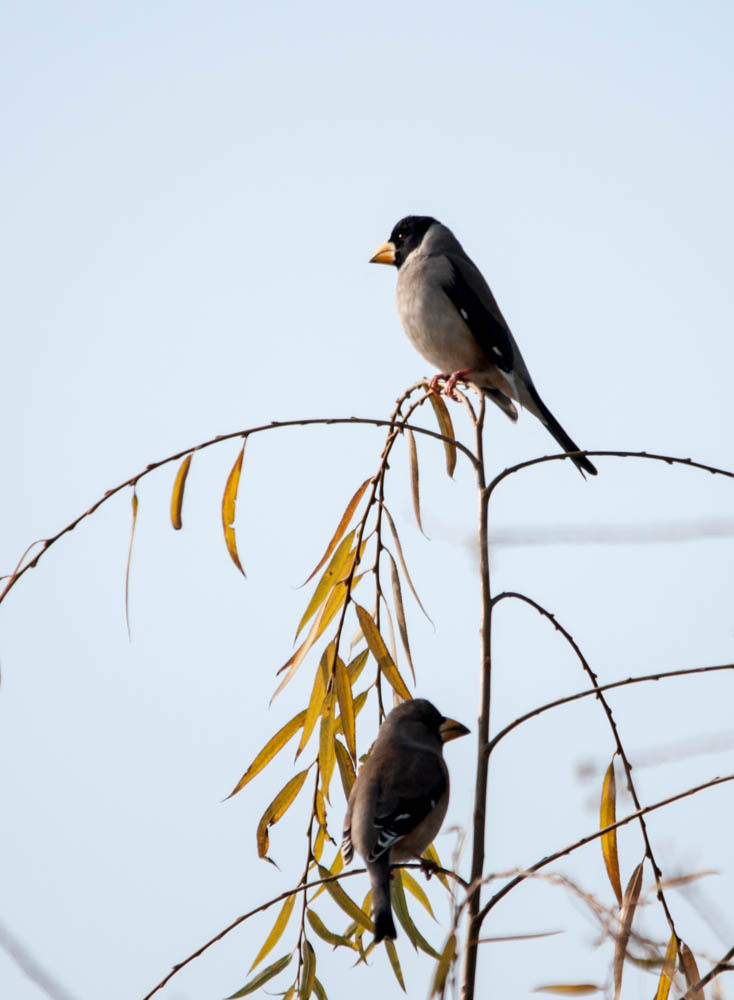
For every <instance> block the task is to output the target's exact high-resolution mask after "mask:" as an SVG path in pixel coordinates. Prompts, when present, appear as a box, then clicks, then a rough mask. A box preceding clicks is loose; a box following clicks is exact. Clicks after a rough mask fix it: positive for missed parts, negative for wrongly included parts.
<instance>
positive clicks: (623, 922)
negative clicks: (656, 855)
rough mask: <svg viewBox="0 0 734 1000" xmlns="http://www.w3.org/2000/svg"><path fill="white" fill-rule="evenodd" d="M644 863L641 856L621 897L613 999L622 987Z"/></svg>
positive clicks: (616, 997) (615, 949)
mask: <svg viewBox="0 0 734 1000" xmlns="http://www.w3.org/2000/svg"><path fill="white" fill-rule="evenodd" d="M644 864H645V859H644V858H643V859H642V861H641V862H640V863H639V865H638V866H637V867H636V868H635V870H634V871H633V872H632V878H631V879H630V880H629V882H628V883H627V888H626V889H625V890H624V896H623V898H622V909H621V912H620V914H619V930H618V931H617V940H616V943H615V946H614V965H613V971H614V1000H619V993H620V990H621V989H622V970H623V969H624V958H625V955H626V954H627V942H628V941H629V937H630V931H631V930H632V921H633V919H634V916H635V909H636V907H637V901H638V899H639V898H640V889H641V888H642V868H643V865H644Z"/></svg>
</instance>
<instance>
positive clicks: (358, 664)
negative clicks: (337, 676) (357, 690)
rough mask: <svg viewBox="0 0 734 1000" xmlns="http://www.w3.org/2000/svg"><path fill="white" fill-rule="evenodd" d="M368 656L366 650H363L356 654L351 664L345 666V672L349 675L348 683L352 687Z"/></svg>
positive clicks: (368, 653)
mask: <svg viewBox="0 0 734 1000" xmlns="http://www.w3.org/2000/svg"><path fill="white" fill-rule="evenodd" d="M369 655H370V651H369V650H368V649H363V650H362V652H361V653H357V655H356V656H355V657H354V659H353V660H352V662H351V663H349V664H347V672H348V674H349V682H350V684H351V685H352V687H354V685H355V683H356V681H357V678H358V677H359V675H360V674H361V673H362V671H363V670H364V665H365V663H366V662H367V660H368V658H369Z"/></svg>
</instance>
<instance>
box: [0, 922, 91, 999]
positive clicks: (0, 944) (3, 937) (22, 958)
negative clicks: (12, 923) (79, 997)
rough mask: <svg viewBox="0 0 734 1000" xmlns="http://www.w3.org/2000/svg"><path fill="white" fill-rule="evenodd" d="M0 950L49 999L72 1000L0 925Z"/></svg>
mask: <svg viewBox="0 0 734 1000" xmlns="http://www.w3.org/2000/svg"><path fill="white" fill-rule="evenodd" d="M0 948H2V950H3V951H4V952H5V953H6V954H7V955H9V956H10V957H11V958H12V959H13V961H14V962H15V964H16V965H17V966H18V968H19V969H21V970H22V972H24V973H25V975H26V976H27V977H28V979H30V981H31V982H32V983H35V984H36V986H37V987H38V988H39V989H40V990H41V991H42V992H43V993H45V994H46V996H47V997H50V998H51V1000H73V997H72V995H71V993H68V992H67V991H66V990H65V989H64V988H63V986H60V985H59V984H58V983H57V982H56V981H55V980H54V979H53V978H52V977H51V975H50V974H49V973H48V972H47V971H46V970H45V969H44V968H42V967H41V965H40V963H39V961H38V959H37V958H34V956H33V955H31V954H30V952H29V951H28V949H27V948H25V947H24V946H23V945H22V944H21V943H20V941H18V940H17V939H16V938H15V937H13V935H12V934H11V933H10V931H9V930H8V929H7V927H3V926H2V924H0Z"/></svg>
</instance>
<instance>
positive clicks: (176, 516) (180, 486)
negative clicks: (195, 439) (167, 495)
mask: <svg viewBox="0 0 734 1000" xmlns="http://www.w3.org/2000/svg"><path fill="white" fill-rule="evenodd" d="M193 457H194V453H193V452H190V453H189V454H188V455H187V456H186V458H185V459H184V460H183V462H181V464H180V465H179V467H178V472H177V473H176V480H175V482H174V484H173V493H171V524H172V525H173V527H174V528H175V529H176V531H180V530H181V527H182V525H183V522H182V520H181V508H182V507H183V496H184V488H185V487H186V477H187V476H188V474H189V466H190V465H191V459H192V458H193Z"/></svg>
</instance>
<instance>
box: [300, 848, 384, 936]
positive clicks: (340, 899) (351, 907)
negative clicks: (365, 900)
mask: <svg viewBox="0 0 734 1000" xmlns="http://www.w3.org/2000/svg"><path fill="white" fill-rule="evenodd" d="M338 856H339V857H340V856H341V855H338ZM334 867H335V865H332V869H333V868H334ZM319 872H320V874H321V878H328V877H329V875H331V874H336V873H335V872H330V871H329V870H328V869H327V868H322V866H321V865H319ZM323 888H325V889H326V891H327V892H328V894H329V895H330V896H331V898H332V899H333V900H334V902H335V903H336V905H337V906H339V907H341V909H342V910H344V912H345V913H346V914H347V916H348V917H351V918H352V920H356V921H357V923H358V924H359V925H360V927H364V929H365V930H367V931H370V933H374V930H375V925H374V924H373V923H372V921H371V920H370V918H369V917H368V916H367V914H366V913H365V912H364V910H363V909H361V907H359V906H358V905H357V904H356V903H355V902H354V900H353V899H352V898H351V896H348V895H347V894H346V892H345V891H344V890H343V889H342V887H341V886H340V885H339V883H338V882H327V883H326V884H325V885H324V886H323ZM314 898H315V897H314Z"/></svg>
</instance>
